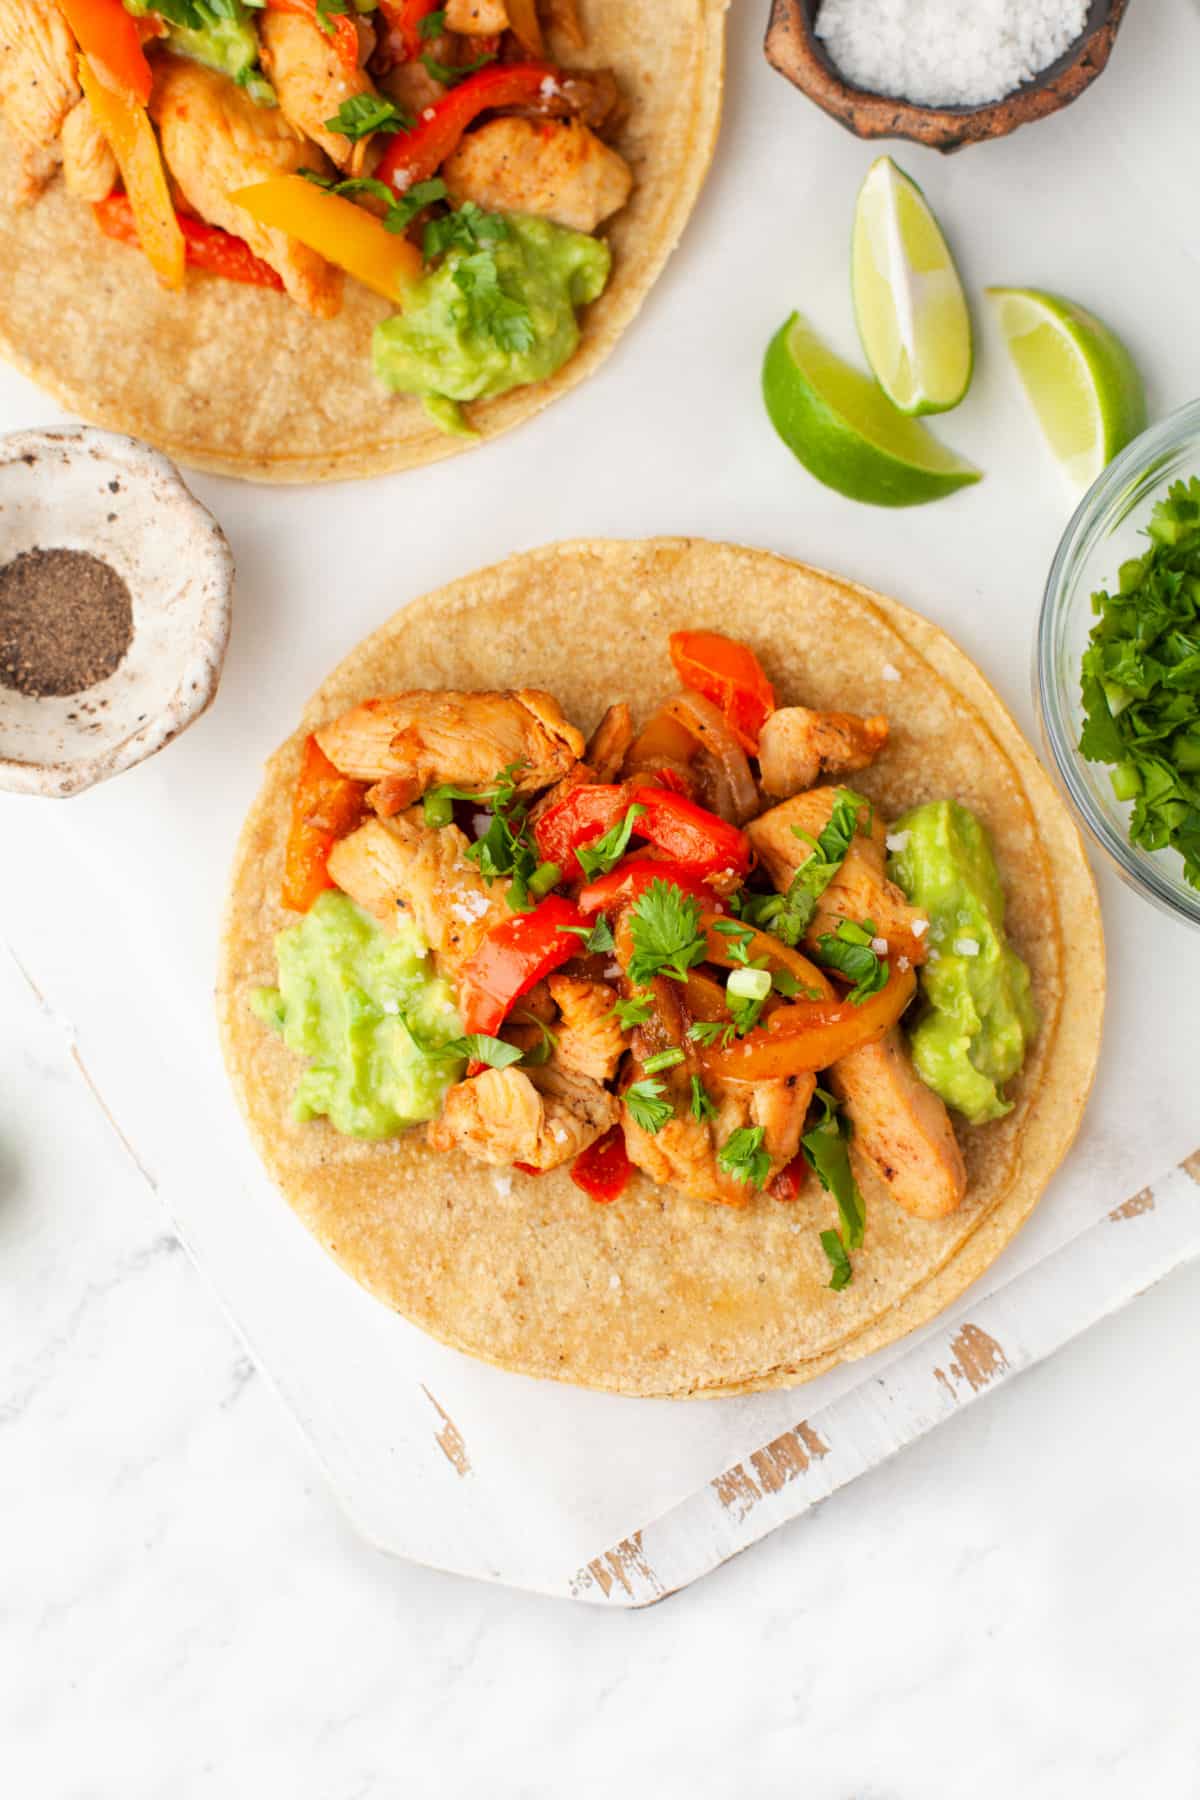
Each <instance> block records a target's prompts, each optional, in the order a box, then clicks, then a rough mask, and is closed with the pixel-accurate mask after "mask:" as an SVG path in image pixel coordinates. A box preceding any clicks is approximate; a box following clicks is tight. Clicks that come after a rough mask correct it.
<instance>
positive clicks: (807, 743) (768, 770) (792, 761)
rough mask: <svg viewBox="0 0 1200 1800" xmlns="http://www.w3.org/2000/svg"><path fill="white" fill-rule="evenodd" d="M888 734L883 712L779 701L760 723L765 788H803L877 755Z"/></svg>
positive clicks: (787, 791) (862, 765) (785, 790)
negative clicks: (814, 708)
mask: <svg viewBox="0 0 1200 1800" xmlns="http://www.w3.org/2000/svg"><path fill="white" fill-rule="evenodd" d="M887 739H888V722H887V720H886V719H884V718H879V717H876V718H871V719H860V718H859V716H858V714H857V713H837V712H834V713H821V712H810V711H809V710H808V708H807V706H781V707H780V709H779V711H778V712H774V713H772V714H771V716H770V718H769V719H768V720H767V722H766V724H765V725H764V726H763V728H762V733H761V736H760V737H759V742H758V761H759V767H760V769H761V771H762V773H761V776H760V781H761V785H762V789H763V792H764V793H767V794H777V795H779V796H781V797H782V798H786V797H787V796H788V795H789V794H799V793H801V792H803V790H804V789H805V788H810V787H812V786H813V784H814V783H815V782H817V781H819V780H820V779H821V776H822V775H844V774H846V773H848V772H849V771H850V770H851V769H865V768H866V767H867V766H868V765H869V764H870V763H873V762H874V761H875V758H876V757H877V756H878V755H879V753H880V751H881V750H882V749H883V747H884V745H885V744H886V743H887Z"/></svg>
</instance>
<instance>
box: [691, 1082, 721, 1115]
mask: <svg viewBox="0 0 1200 1800" xmlns="http://www.w3.org/2000/svg"><path fill="white" fill-rule="evenodd" d="M716 1116H717V1108H716V1103H715V1101H714V1100H713V1098H712V1096H711V1095H710V1094H709V1093H708V1091H707V1089H706V1088H705V1086H704V1083H703V1082H702V1081H701V1079H700V1077H699V1076H698V1075H693V1076H692V1117H693V1119H698V1120H699V1121H700V1123H701V1124H703V1123H704V1121H705V1120H706V1119H715V1118H716Z"/></svg>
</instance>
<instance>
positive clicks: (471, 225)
mask: <svg viewBox="0 0 1200 1800" xmlns="http://www.w3.org/2000/svg"><path fill="white" fill-rule="evenodd" d="M421 185H422V186H424V185H425V184H424V183H422V184H421ZM445 185H446V184H445V182H443V183H442V188H443V193H444V190H445ZM441 197H442V196H439V198H441ZM508 235H509V231H508V221H507V220H506V219H503V218H502V217H501V216H500V214H499V213H488V212H484V211H483V209H482V207H479V206H476V204H475V202H474V201H473V200H467V201H466V202H465V203H464V204H463V205H462V206H460V207H458V208H457V209H456V210H455V211H454V212H448V213H443V214H442V216H441V217H440V218H437V219H430V221H429V223H428V225H426V227H425V235H424V239H423V240H422V249H423V251H424V253H425V261H426V262H432V261H433V260H434V258H435V257H437V256H441V255H442V254H443V252H445V251H446V250H478V249H479V248H480V247H481V246H482V245H485V244H499V243H502V242H503V241H504V239H505V238H507V237H508Z"/></svg>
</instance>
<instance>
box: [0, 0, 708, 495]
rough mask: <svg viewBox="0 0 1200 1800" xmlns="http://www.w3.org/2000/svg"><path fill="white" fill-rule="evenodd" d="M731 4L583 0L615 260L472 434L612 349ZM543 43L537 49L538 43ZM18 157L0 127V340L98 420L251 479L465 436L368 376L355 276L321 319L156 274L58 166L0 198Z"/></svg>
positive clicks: (20, 362)
mask: <svg viewBox="0 0 1200 1800" xmlns="http://www.w3.org/2000/svg"><path fill="white" fill-rule="evenodd" d="M727 5H728V0H661V3H660V4H657V5H655V6H653V7H647V6H645V5H643V4H642V3H641V0H590V4H587V3H585V4H584V5H583V6H582V8H581V11H582V15H583V18H584V21H585V25H586V29H587V32H588V44H587V48H586V50H585V51H584V52H582V53H570V52H567V51H565V50H564V52H563V56H564V61H566V62H568V63H570V64H571V65H572V66H576V67H585V66H590V67H594V68H604V67H611V68H612V69H614V70H615V71H616V74H617V78H618V80H619V82H620V84H621V90H622V94H623V96H624V98H625V100H626V101H627V103H628V107H629V111H628V117H627V118H626V120H625V121H624V123H623V124H622V126H621V128H620V130H619V132H618V134H617V137H616V140H615V141H616V147H617V148H618V149H619V150H620V151H621V152H622V154H623V155H624V156H625V157H626V159H627V160H628V162H629V163H630V164H631V166H632V168H633V173H634V189H633V193H632V195H631V196H630V199H629V202H628V204H627V205H626V206H625V207H624V208H623V209H622V211H621V212H619V213H618V214H617V215H616V216H615V217H614V218H613V219H612V220H610V221H609V223H608V224H607V225H606V226H605V227H604V230H603V235H604V236H605V238H606V239H607V240H608V242H609V243H610V244H611V246H612V250H613V272H612V278H611V280H610V282H609V285H608V288H607V290H606V292H605V293H604V294H603V295H602V296H601V298H600V299H599V300H597V301H596V302H595V303H594V304H593V305H591V306H589V307H587V308H585V309H584V311H583V313H582V314H581V317H580V324H581V330H582V337H581V341H580V344H579V348H578V349H577V351H576V352H575V355H574V356H572V357H571V358H570V359H569V360H568V361H567V362H566V363H565V364H564V366H563V367H562V368H561V369H560V370H559V371H558V373H557V374H556V375H554V376H552V377H551V378H550V379H549V380H548V381H541V382H537V383H535V384H534V385H533V386H531V387H524V388H516V389H514V390H513V391H512V392H511V393H508V394H503V395H501V396H499V398H497V399H495V400H488V401H485V402H481V403H479V404H477V405H474V406H472V408H471V409H470V411H471V418H472V421H473V423H474V424H475V425H476V427H477V428H478V430H479V431H480V433H481V439H480V440H478V441H483V440H486V439H488V438H492V437H496V436H497V435H498V434H499V433H500V432H502V431H507V430H508V429H509V428H510V427H511V426H513V425H518V424H520V423H521V421H522V420H523V419H528V418H531V417H532V416H533V414H534V413H537V412H540V411H541V410H542V408H543V407H544V406H547V405H548V404H549V403H550V401H551V400H553V399H554V398H555V397H556V396H557V395H559V394H562V393H565V392H566V391H567V389H568V388H571V387H574V386H575V384H576V383H577V382H579V381H582V380H583V379H584V377H585V376H587V375H589V374H591V372H592V371H593V370H594V369H595V368H597V367H598V366H599V365H600V363H601V362H603V360H604V358H605V357H606V356H607V355H608V353H609V351H610V350H612V348H613V347H614V345H615V344H616V342H617V339H618V338H619V337H620V335H621V333H622V332H623V331H624V330H625V327H626V326H627V325H628V324H629V322H630V320H631V319H632V318H633V316H634V314H635V313H636V312H637V310H638V308H639V307H640V305H641V303H642V301H643V300H644V299H645V297H646V295H647V293H648V292H649V290H650V288H651V287H652V286H653V284H654V281H655V280H656V278H657V276H658V274H659V272H660V270H661V269H662V267H663V264H664V263H665V262H666V260H667V257H668V256H669V255H670V253H671V251H672V250H673V249H674V247H675V245H676V243H677V242H678V239H679V236H680V233H681V232H682V230H683V227H684V225H685V223H686V222H687V218H688V215H689V213H690V212H691V210H692V207H693V205H694V204H695V201H696V197H697V195H698V193H699V191H700V187H701V184H702V182H703V180H704V176H705V173H706V171H707V169H708V165H709V162H710V160H711V158H712V153H713V148H714V145H715V143H716V137H717V129H718V125H719V122H720V112H721V88H722V80H723V73H724V53H725V11H726V7H727ZM551 48H552V49H553V44H552V45H551ZM14 164H15V156H14V149H13V143H12V140H11V138H10V137H9V136H8V135H7V133H6V132H5V131H4V130H3V129H0V354H2V355H3V356H5V357H6V358H7V359H8V360H9V361H10V362H13V363H15V364H16V366H17V368H19V369H20V370H21V371H22V372H23V373H24V374H26V375H28V376H30V377H31V379H32V380H34V381H36V382H37V383H38V384H39V386H41V387H44V388H46V389H48V390H49V392H50V393H51V394H53V395H54V396H55V398H56V399H58V400H60V401H61V402H62V403H63V404H64V405H65V406H68V407H70V408H71V410H72V411H73V412H77V413H79V414H80V415H81V416H82V417H83V418H85V419H87V420H88V421H89V422H90V423H92V424H95V425H102V426H106V427H107V428H108V429H110V430H113V431H124V432H129V433H131V434H132V435H134V436H136V437H142V438H145V439H146V440H147V441H148V442H150V443H152V444H154V445H155V446H156V447H157V448H158V449H160V450H165V451H166V452H167V453H168V454H169V455H170V456H173V457H175V458H177V460H178V461H179V462H182V463H187V464H190V465H191V466H192V467H194V468H201V469H210V470H212V471H214V472H215V473H217V474H222V475H239V476H244V477H247V478H249V479H253V480H257V481H337V480H347V479H350V478H352V477H357V476H364V475H381V474H385V473H388V472H390V471H393V470H397V469H407V468H412V467H414V466H416V465H418V464H422V463H429V462H436V461H438V460H439V459H440V458H442V457H445V456H454V455H456V454H457V453H458V452H459V451H460V450H462V449H464V448H469V447H470V445H469V444H467V443H464V440H463V439H461V438H454V437H449V436H447V435H446V434H445V433H444V432H441V431H439V430H438V429H437V427H436V426H434V425H433V424H432V423H431V422H430V420H429V419H428V417H427V416H426V414H425V412H424V410H423V408H422V406H421V403H420V401H419V400H415V399H413V398H412V397H411V396H408V395H404V394H397V395H389V394H388V393H386V392H385V391H384V389H383V388H381V387H380V386H379V385H378V384H377V383H376V381H375V379H374V377H373V376H372V374H371V359H370V350H371V332H372V330H373V329H374V326H375V325H376V323H377V322H378V321H379V320H380V319H382V318H384V317H386V316H387V314H388V313H389V312H390V311H392V310H394V309H393V308H391V307H390V306H389V305H388V303H387V302H386V301H385V300H383V299H381V298H380V297H379V296H378V295H375V294H371V293H369V292H368V291H367V290H366V289H365V288H363V287H361V286H360V285H359V284H358V283H357V282H350V281H348V282H347V284H346V300H345V305H344V306H343V308H342V311H341V313H340V314H339V315H338V317H337V318H336V319H331V320H320V319H312V318H309V317H308V315H307V314H306V313H304V312H302V311H301V310H300V308H299V307H297V306H296V305H294V304H293V303H292V302H291V301H290V300H287V299H286V298H285V297H284V296H283V295H282V294H277V293H273V292H269V291H265V290H262V289H258V288H251V287H244V286H240V285H239V284H238V283H237V282H232V281H225V280H223V279H221V278H219V277H216V276H207V275H202V274H199V273H197V272H196V271H195V270H189V273H188V279H187V285H186V288H185V290H184V291H183V292H182V293H179V294H171V293H168V292H166V291H165V290H164V289H162V288H160V287H159V286H158V285H157V283H156V282H155V279H154V276H153V275H152V273H151V271H150V265H149V264H148V263H147V261H146V259H145V258H144V257H143V256H141V255H140V254H139V253H138V252H137V251H135V250H131V249H129V248H128V247H127V246H125V245H123V244H116V243H112V242H110V241H109V240H108V239H107V238H105V237H104V236H103V235H102V234H101V232H100V230H99V228H98V227H97V226H96V224H95V223H94V221H93V219H92V217H91V209H90V207H87V206H85V205H83V204H82V202H80V201H78V200H74V199H72V198H71V196H70V195H69V194H68V193H67V192H66V189H65V187H64V186H63V183H62V181H61V179H59V180H56V181H55V182H53V183H52V184H51V186H50V187H49V188H48V189H47V190H46V192H45V193H44V194H43V195H42V197H41V198H40V199H39V200H38V201H37V202H36V203H35V204H34V205H32V206H29V207H26V208H23V209H22V210H20V211H17V210H15V209H13V208H12V207H11V206H9V205H7V204H6V203H5V198H4V196H5V194H6V190H8V188H9V187H10V183H11V177H12V173H13V167H14Z"/></svg>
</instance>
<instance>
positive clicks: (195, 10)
mask: <svg viewBox="0 0 1200 1800" xmlns="http://www.w3.org/2000/svg"><path fill="white" fill-rule="evenodd" d="M551 42H553V44H554V46H555V47H562V48H564V49H567V50H569V51H570V53H571V54H574V53H575V52H578V51H586V47H587V46H586V35H585V33H584V31H583V28H582V26H581V23H580V19H579V16H578V14H577V12H576V8H575V5H574V3H573V0H447V3H446V5H445V6H444V7H436V6H434V5H432V4H430V0H266V3H265V4H261V3H257V4H249V3H248V0H159V3H158V4H157V5H151V4H150V3H149V0H0V112H2V113H3V116H4V118H5V121H6V123H7V125H8V127H9V129H10V131H11V132H12V134H13V136H14V137H15V140H16V143H17V146H18V150H19V155H20V175H19V185H18V189H17V194H16V203H17V204H18V205H22V204H28V203H31V202H33V201H35V200H36V199H37V197H38V195H39V194H40V193H41V192H42V190H43V189H44V188H45V187H46V185H47V184H48V183H49V182H50V181H51V180H52V179H53V178H54V177H55V176H57V175H58V174H61V176H62V179H63V180H64V182H65V184H66V186H67V188H68V190H69V191H70V192H71V193H72V194H74V195H76V196H77V197H78V198H80V199H82V200H85V201H87V202H89V203H90V205H91V207H92V210H93V213H94V216H95V221H96V225H97V227H98V229H99V230H100V231H102V232H103V233H105V235H106V236H108V237H110V238H113V239H117V240H119V241H120V242H122V243H125V244H128V245H129V246H130V247H131V250H137V249H140V250H141V251H142V252H143V253H144V255H145V257H146V258H147V260H148V262H149V264H150V265H151V268H152V270H153V272H154V274H155V275H156V276H157V278H158V280H159V281H160V282H161V283H163V284H164V285H165V286H167V287H169V288H176V289H178V288H182V287H183V286H184V285H185V283H186V281H187V280H189V279H192V278H194V272H201V273H203V274H204V275H207V276H213V277H217V278H219V279H223V280H227V281H234V282H240V283H247V284H250V285H252V286H257V287H262V288H273V289H277V290H280V291H281V292H283V293H284V294H286V296H287V297H288V298H289V299H290V300H291V301H292V302H294V303H295V304H296V305H298V306H300V307H302V308H303V309H304V310H305V311H306V312H307V313H310V314H312V315H313V316H314V317H316V318H319V319H330V318H333V317H334V316H335V315H336V314H337V313H338V311H339V310H340V308H341V305H342V299H343V290H344V284H345V282H346V280H347V279H349V280H352V281H359V282H361V283H363V284H364V285H365V286H366V287H368V288H370V289H372V290H374V291H375V292H377V293H379V294H381V295H382V296H383V297H384V298H385V299H387V300H389V301H390V302H392V303H393V304H394V305H395V307H396V308H397V310H396V312H395V313H394V314H393V315H392V316H390V317H389V318H386V319H384V320H383V321H381V322H380V324H379V325H378V326H377V328H376V331H375V337H374V344H373V349H372V366H373V368H374V371H375V374H376V376H377V378H378V380H379V382H380V383H381V385H382V387H383V388H385V389H387V390H389V391H391V392H396V393H406V394H413V395H417V396H419V397H420V398H421V399H422V400H423V401H424V403H425V406H426V409H427V411H428V412H429V414H430V416H431V417H432V418H433V419H434V420H435V421H436V422H437V423H438V424H439V425H441V426H442V427H443V428H444V429H446V430H448V431H454V432H459V433H462V432H469V431H470V425H469V423H468V421H467V418H466V416H465V415H464V413H463V411H462V404H463V402H469V401H472V400H477V399H484V398H489V397H492V396H495V395H498V394H503V393H507V392H508V391H510V390H511V389H512V388H515V387H522V386H526V385H528V384H530V383H533V382H538V381H542V380H544V379H546V378H547V377H548V376H550V375H552V374H553V373H554V372H555V371H556V370H557V369H559V368H561V367H562V365H563V364H564V363H565V362H566V361H567V360H568V359H569V358H570V357H571V356H572V354H573V353H574V351H575V348H576V346H577V344H578V341H579V326H578V323H577V314H578V311H579V309H580V308H581V307H584V306H586V305H588V304H589V303H590V302H591V301H593V300H595V299H596V298H598V297H599V295H600V294H601V293H602V292H603V291H604V288H605V286H606V284H607V281H608V277H609V270H610V261H611V258H610V252H609V249H608V246H607V244H606V243H605V241H604V239H603V238H602V237H600V236H599V235H597V234H598V232H599V230H600V228H601V227H602V226H603V225H604V223H605V221H606V220H608V219H610V218H611V217H612V216H613V215H614V214H615V213H617V212H619V211H620V209H621V208H622V207H623V206H624V205H625V203H626V201H627V200H628V198H629V195H630V192H631V190H632V186H633V176H632V173H631V170H630V168H629V165H628V164H627V162H626V161H625V159H624V158H623V156H622V155H621V154H620V152H619V151H618V150H617V149H616V148H614V146H613V143H612V141H611V140H612V138H613V135H614V133H615V131H616V130H617V129H618V128H619V126H620V124H621V121H622V118H623V114H624V101H623V99H622V95H621V92H620V90H619V88H618V85H617V82H616V80H615V78H614V76H613V75H612V74H611V72H610V71H608V70H605V69H592V68H587V69H584V68H571V67H569V66H566V65H565V64H564V63H563V62H561V61H559V60H556V59H555V58H554V57H553V56H552V54H551V48H550V46H551ZM189 271H191V272H193V273H192V274H189Z"/></svg>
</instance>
